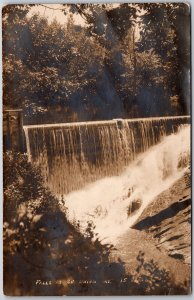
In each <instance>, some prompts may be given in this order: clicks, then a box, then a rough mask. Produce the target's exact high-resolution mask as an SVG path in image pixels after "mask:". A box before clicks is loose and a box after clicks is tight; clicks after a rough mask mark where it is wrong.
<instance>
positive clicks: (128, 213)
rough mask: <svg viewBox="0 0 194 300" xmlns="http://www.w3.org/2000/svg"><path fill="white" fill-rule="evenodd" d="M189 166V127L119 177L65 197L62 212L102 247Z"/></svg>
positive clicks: (113, 238) (107, 178)
mask: <svg viewBox="0 0 194 300" xmlns="http://www.w3.org/2000/svg"><path fill="white" fill-rule="evenodd" d="M189 164H190V127H189V125H188V126H187V125H186V126H183V127H182V128H181V127H180V128H179V131H178V132H177V133H176V134H171V135H169V136H167V137H164V138H163V139H162V141H161V142H160V143H158V144H157V145H155V146H153V147H151V148H150V149H149V150H147V151H146V152H144V153H142V154H140V155H139V156H138V157H137V158H136V159H135V160H134V161H133V162H131V163H130V164H129V165H128V167H127V168H126V169H125V171H124V172H123V173H122V174H120V176H113V177H106V178H103V179H100V180H98V181H96V182H94V183H91V184H88V185H87V186H86V187H84V188H82V189H80V190H79V191H74V192H71V193H69V194H68V195H66V196H65V205H64V203H63V202H62V201H60V202H59V203H61V205H60V206H61V209H62V210H63V209H64V208H65V209H66V208H67V209H68V210H67V217H68V218H69V220H70V221H71V222H75V221H79V223H80V228H81V229H82V231H83V233H84V232H85V229H86V228H87V225H88V222H89V223H92V224H93V225H94V226H95V227H94V232H95V233H96V234H97V235H98V238H100V240H101V241H102V243H107V242H109V243H111V244H116V243H117V240H118V238H119V237H120V236H121V235H122V234H124V233H125V231H127V230H128V229H129V227H131V226H132V225H133V224H134V223H135V221H136V220H137V219H138V218H139V217H140V215H141V214H142V212H143V211H144V209H145V208H146V207H147V206H148V204H149V203H151V202H152V201H153V200H154V198H155V197H156V196H157V195H159V194H160V193H161V192H163V191H164V190H166V189H168V188H169V187H170V186H171V185H172V184H173V183H174V182H175V181H176V180H178V179H179V178H181V177H182V176H183V174H184V172H185V171H186V170H187V168H188V167H189Z"/></svg>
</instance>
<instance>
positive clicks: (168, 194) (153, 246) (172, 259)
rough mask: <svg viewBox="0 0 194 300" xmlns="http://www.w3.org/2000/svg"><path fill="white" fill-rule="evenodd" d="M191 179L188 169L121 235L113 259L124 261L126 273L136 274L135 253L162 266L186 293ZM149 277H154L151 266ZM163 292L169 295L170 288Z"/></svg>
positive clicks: (189, 274) (188, 275)
mask: <svg viewBox="0 0 194 300" xmlns="http://www.w3.org/2000/svg"><path fill="white" fill-rule="evenodd" d="M190 186H191V182H190V171H189V170H187V171H186V172H185V174H184V175H183V176H182V178H180V179H179V180H177V181H176V182H175V183H174V184H173V185H172V186H171V187H170V188H169V189H167V190H165V191H164V192H162V193H161V194H160V195H158V196H157V197H156V198H155V199H154V201H153V202H152V203H151V204H149V205H148V207H147V208H146V209H145V210H144V211H143V213H142V215H141V216H140V217H139V219H138V220H137V221H136V223H135V224H134V226H133V228H130V229H129V230H128V231H127V232H126V233H125V234H124V235H123V236H122V237H120V239H119V241H118V243H117V245H116V250H114V251H113V252H112V258H113V259H118V258H119V259H121V260H122V261H124V263H125V270H126V273H129V272H130V273H136V270H137V268H138V265H139V261H138V260H137V259H136V258H137V255H138V254H140V256H142V257H143V259H144V260H145V261H147V262H151V261H154V262H155V263H157V265H158V267H159V268H160V269H162V268H163V269H165V270H166V271H167V272H168V275H169V278H171V279H172V280H173V281H174V283H175V284H176V285H179V286H184V287H185V288H186V289H187V291H188V293H189V292H190V278H191V267H190V265H191V189H190ZM152 271H153V274H152V275H153V276H154V269H153V270H152ZM166 293H167V294H168V293H169V294H171V291H170V290H167V291H166Z"/></svg>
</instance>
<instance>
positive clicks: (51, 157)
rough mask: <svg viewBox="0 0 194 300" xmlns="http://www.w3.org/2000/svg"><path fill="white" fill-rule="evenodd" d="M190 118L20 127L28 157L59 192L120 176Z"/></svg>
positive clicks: (54, 191)
mask: <svg viewBox="0 0 194 300" xmlns="http://www.w3.org/2000/svg"><path fill="white" fill-rule="evenodd" d="M189 121H190V120H189V117H188V116H182V117H160V118H146V119H129V120H127V119H125V120H122V119H115V120H110V121H98V122H80V123H62V124H45V125H29V126H24V132H25V137H26V146H27V153H28V157H29V160H30V161H31V162H32V163H33V164H34V165H36V166H37V167H40V170H41V173H42V176H43V178H44V181H45V184H46V186H48V187H49V189H50V190H51V191H52V192H53V193H54V194H55V195H57V196H59V195H64V194H68V193H70V192H71V191H74V190H78V189H80V188H82V187H84V186H85V185H86V184H88V183H90V182H94V181H96V180H98V179H100V178H103V177H107V176H115V175H119V174H120V173H121V172H123V171H124V169H125V168H126V166H128V165H129V163H130V162H132V161H133V160H135V159H136V158H137V156H138V155H139V154H140V153H143V152H145V151H147V150H148V149H149V148H150V147H151V146H153V145H156V144H157V143H158V142H160V141H161V139H162V138H163V137H164V136H167V135H169V134H171V133H174V132H176V131H177V130H178V128H179V126H180V124H187V123H189Z"/></svg>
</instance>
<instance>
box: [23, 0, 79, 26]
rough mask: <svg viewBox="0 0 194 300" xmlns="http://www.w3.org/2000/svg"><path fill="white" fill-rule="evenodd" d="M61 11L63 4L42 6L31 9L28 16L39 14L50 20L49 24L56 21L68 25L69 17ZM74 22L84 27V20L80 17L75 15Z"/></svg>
mask: <svg viewBox="0 0 194 300" xmlns="http://www.w3.org/2000/svg"><path fill="white" fill-rule="evenodd" d="M61 9H63V5H61V4H42V5H36V6H33V7H32V8H31V10H30V11H29V13H28V16H29V17H30V16H32V15H33V14H37V13H39V14H40V16H44V17H46V18H47V19H48V21H49V23H50V22H52V21H53V20H54V19H56V20H57V21H58V22H59V23H61V24H66V22H67V19H68V15H65V14H64V13H63V12H62V11H61ZM73 18H74V22H75V24H76V25H82V26H83V25H84V20H83V18H82V17H81V16H79V15H75V14H74V15H73Z"/></svg>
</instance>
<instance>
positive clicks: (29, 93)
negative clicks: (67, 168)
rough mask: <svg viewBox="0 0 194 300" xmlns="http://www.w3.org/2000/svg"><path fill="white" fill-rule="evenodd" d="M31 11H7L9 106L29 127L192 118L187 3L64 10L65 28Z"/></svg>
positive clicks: (5, 40)
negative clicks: (21, 112) (18, 109)
mask: <svg viewBox="0 0 194 300" xmlns="http://www.w3.org/2000/svg"><path fill="white" fill-rule="evenodd" d="M30 8H31V6H29V5H11V6H6V7H5V8H4V10H3V62H4V85H3V88H4V105H5V106H6V107H9V106H12V107H13V106H14V107H22V108H23V109H24V111H25V117H26V119H25V122H26V123H33V122H35V123H37V120H40V116H41V117H42V121H41V122H45V119H47V122H48V121H50V122H64V121H81V120H96V119H111V118H115V117H124V118H125V117H138V116H158V115H169V114H171V115H172V114H175V115H177V114H186V113H189V103H188V101H189V100H188V99H189V97H190V96H189V92H188V91H189V84H190V83H189V77H188V69H189V64H190V48H189V47H190V40H189V30H190V29H189V26H190V25H189V7H188V5H187V4H180V3H179V4H175V3H170V4H165V3H158V4H151V5H150V4H140V3H139V4H125V3H124V4H120V5H117V6H116V7H115V6H114V5H112V4H107V5H105V4H103V5H100V4H97V5H94V4H71V5H67V4H65V5H64V13H65V14H66V15H67V16H68V21H67V23H66V24H65V25H61V24H59V23H57V21H56V20H55V21H53V22H52V23H51V24H50V23H48V21H47V19H46V18H42V17H40V16H39V15H33V16H32V17H30V18H29V17H27V16H26V14H27V12H28V11H29V10H30ZM74 15H79V16H81V17H82V18H83V22H84V24H85V25H84V26H78V25H75V24H74V17H73V16H74ZM180 24H184V28H185V29H184V30H183V29H182V25H180ZM184 32H186V33H184ZM183 82H184V84H183ZM150 99H151V100H150ZM36 116H37V118H36ZM39 122H40V121H39Z"/></svg>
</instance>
